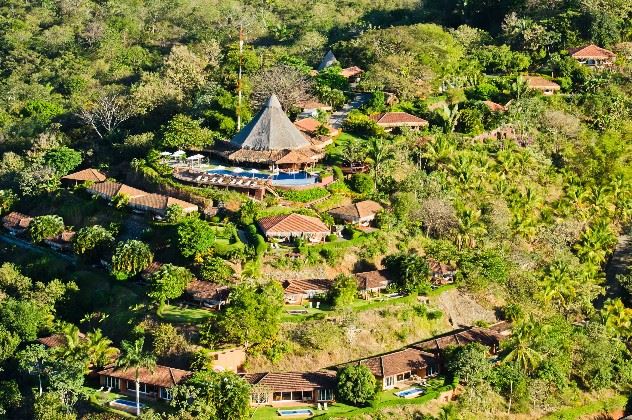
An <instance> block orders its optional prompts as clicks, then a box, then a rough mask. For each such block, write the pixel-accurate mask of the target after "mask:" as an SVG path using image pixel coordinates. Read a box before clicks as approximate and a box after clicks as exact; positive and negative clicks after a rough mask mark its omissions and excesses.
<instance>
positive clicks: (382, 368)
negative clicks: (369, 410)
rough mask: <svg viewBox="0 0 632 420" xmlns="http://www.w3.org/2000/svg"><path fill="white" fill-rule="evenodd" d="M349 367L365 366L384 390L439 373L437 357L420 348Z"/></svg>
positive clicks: (389, 354)
mask: <svg viewBox="0 0 632 420" xmlns="http://www.w3.org/2000/svg"><path fill="white" fill-rule="evenodd" d="M348 365H364V366H366V367H367V368H369V370H370V371H371V373H372V374H373V376H375V379H377V380H378V383H380V385H381V387H382V389H392V388H395V387H396V386H397V385H398V384H399V383H400V382H406V381H411V380H413V379H416V378H420V379H423V378H426V377H428V376H433V375H435V374H437V373H438V365H437V359H436V357H435V356H434V355H433V354H432V353H429V352H427V351H424V350H421V349H418V348H404V349H401V350H397V351H394V352H390V353H386V354H382V355H378V356H373V357H368V358H366V359H361V360H358V361H355V362H351V363H345V364H344V365H342V366H340V368H342V367H345V366H348Z"/></svg>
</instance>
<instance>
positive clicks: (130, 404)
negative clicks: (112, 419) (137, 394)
mask: <svg viewBox="0 0 632 420" xmlns="http://www.w3.org/2000/svg"><path fill="white" fill-rule="evenodd" d="M110 404H111V405H124V406H125V407H131V408H136V401H130V400H124V399H121V398H117V399H116V400H112V401H110ZM143 407H145V404H143V403H140V408H143Z"/></svg>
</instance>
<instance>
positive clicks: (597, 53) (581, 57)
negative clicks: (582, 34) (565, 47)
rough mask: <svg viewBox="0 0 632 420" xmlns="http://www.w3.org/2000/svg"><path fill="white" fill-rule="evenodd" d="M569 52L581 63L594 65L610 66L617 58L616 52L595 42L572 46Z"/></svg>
mask: <svg viewBox="0 0 632 420" xmlns="http://www.w3.org/2000/svg"><path fill="white" fill-rule="evenodd" d="M568 52H569V53H570V54H571V57H573V58H574V59H576V60H577V61H579V62H580V63H582V64H585V65H587V66H594V67H602V66H609V65H611V64H613V63H614V60H615V58H616V55H615V53H613V52H612V51H610V50H607V49H605V48H601V47H598V46H597V45H595V44H591V45H586V46H584V47H578V48H570V49H569V51H568Z"/></svg>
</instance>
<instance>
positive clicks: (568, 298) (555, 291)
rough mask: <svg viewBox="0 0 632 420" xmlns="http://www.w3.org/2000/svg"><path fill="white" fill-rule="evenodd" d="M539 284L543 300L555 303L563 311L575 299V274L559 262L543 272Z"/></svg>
mask: <svg viewBox="0 0 632 420" xmlns="http://www.w3.org/2000/svg"><path fill="white" fill-rule="evenodd" d="M540 284H541V286H542V288H543V291H542V295H543V297H544V300H545V301H547V302H555V303H557V304H558V305H559V306H560V307H561V308H563V309H566V308H568V305H569V304H570V303H571V302H572V301H573V300H574V299H575V298H576V297H577V286H578V284H577V281H576V280H575V274H574V273H571V271H570V270H569V269H568V266H567V265H566V264H565V263H563V262H561V261H556V262H554V263H553V264H551V265H549V266H548V267H547V268H546V269H545V270H544V273H543V276H542V280H541V282H540Z"/></svg>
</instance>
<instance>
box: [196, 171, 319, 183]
mask: <svg viewBox="0 0 632 420" xmlns="http://www.w3.org/2000/svg"><path fill="white" fill-rule="evenodd" d="M208 173H209V174H213V175H230V176H243V177H246V178H257V179H270V180H272V185H281V186H282V185H308V184H315V183H316V182H317V179H316V177H315V176H312V175H310V174H309V173H307V172H305V171H300V172H297V173H296V174H287V173H284V172H279V173H277V174H275V175H271V174H264V173H257V174H253V173H250V172H248V171H247V170H246V171H244V172H239V173H238V172H233V171H231V170H229V169H211V170H210V171H208Z"/></svg>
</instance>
